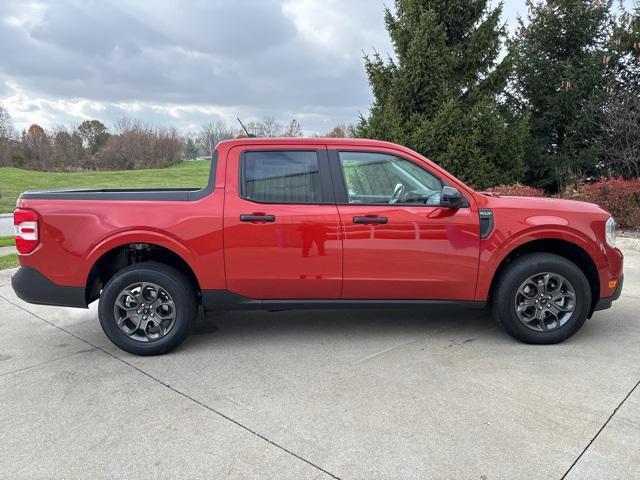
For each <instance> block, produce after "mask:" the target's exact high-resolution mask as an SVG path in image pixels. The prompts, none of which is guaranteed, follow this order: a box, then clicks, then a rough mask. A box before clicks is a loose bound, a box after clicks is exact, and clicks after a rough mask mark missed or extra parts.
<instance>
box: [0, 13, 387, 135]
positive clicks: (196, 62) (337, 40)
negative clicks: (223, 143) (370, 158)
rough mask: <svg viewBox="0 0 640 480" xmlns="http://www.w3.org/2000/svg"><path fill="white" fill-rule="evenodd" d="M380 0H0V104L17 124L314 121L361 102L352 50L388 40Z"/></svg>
mask: <svg viewBox="0 0 640 480" xmlns="http://www.w3.org/2000/svg"><path fill="white" fill-rule="evenodd" d="M382 1H383V0H352V1H349V2H344V1H339V0H295V1H294V0H236V1H222V0H214V1H209V2H207V1H192V2H184V1H179V0H162V1H146V2H124V1H116V0H112V1H79V0H63V1H56V2H53V1H43V2H25V1H23V0H5V1H3V2H2V4H1V5H0V45H5V46H6V47H5V48H4V49H3V54H2V57H3V58H2V61H1V62H0V79H2V85H1V86H0V102H3V103H4V104H5V106H7V107H8V108H9V109H10V111H11V113H12V115H13V116H14V119H15V121H16V124H18V125H20V124H22V125H20V126H24V125H27V124H29V123H31V122H32V121H40V122H42V123H45V124H46V125H52V124H58V123H61V122H79V121H82V120H83V119H84V118H87V117H96V118H100V119H103V120H105V121H107V122H108V121H112V120H114V119H116V118H119V117H122V116H123V115H125V114H127V115H131V116H137V117H140V118H142V119H143V120H146V121H150V122H154V123H160V124H167V125H169V124H171V125H178V126H180V127H181V128H189V127H190V126H193V125H197V124H198V123H201V122H204V121H209V120H211V119H213V120H215V119H217V118H225V119H227V120H228V121H230V120H231V118H232V117H233V115H234V114H236V113H237V114H241V115H243V116H245V117H247V118H257V117H260V116H264V115H275V116H276V117H277V118H279V119H281V120H286V119H287V118H290V117H291V116H294V115H295V116H297V117H298V118H300V120H301V121H302V122H303V124H304V125H305V127H306V130H308V131H323V130H325V129H329V128H331V127H332V126H333V125H334V124H336V123H338V122H351V121H354V120H356V118H357V115H358V113H359V111H362V110H366V108H367V106H368V104H369V102H370V93H369V88H368V86H367V83H366V77H365V74H364V70H363V67H362V52H363V51H369V50H370V49H371V48H372V47H374V46H376V47H377V48H382V49H383V51H384V49H385V48H387V49H390V48H389V47H388V40H387V38H386V32H385V30H384V26H383V21H382V12H383V3H382ZM5 82H6V83H5ZM34 112H36V113H37V115H34Z"/></svg>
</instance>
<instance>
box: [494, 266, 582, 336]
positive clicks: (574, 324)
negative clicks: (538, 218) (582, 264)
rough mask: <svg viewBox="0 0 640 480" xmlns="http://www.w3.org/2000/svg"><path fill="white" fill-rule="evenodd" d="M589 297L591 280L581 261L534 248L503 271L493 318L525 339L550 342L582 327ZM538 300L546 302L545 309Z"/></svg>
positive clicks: (508, 330) (496, 288) (496, 289)
mask: <svg viewBox="0 0 640 480" xmlns="http://www.w3.org/2000/svg"><path fill="white" fill-rule="evenodd" d="M545 283H546V284H545ZM558 284H560V287H558ZM547 286H549V287H550V288H547ZM556 288H558V290H555V289H556ZM572 293H573V297H572V295H571V294H572ZM532 294H533V295H534V296H530V295H532ZM541 295H542V296H543V297H542V298H540V296H541ZM545 295H547V296H546V297H545ZM552 297H553V298H552ZM572 298H573V303H572ZM591 300H592V299H591V287H590V285H589V281H588V280H587V278H586V276H585V275H584V273H583V272H582V270H580V268H578V266H577V265H575V264H574V263H572V262H570V261H569V260H567V259H566V258H564V257H560V256H558V255H554V254H550V253H531V254H528V255H524V256H522V257H519V258H517V259H515V260H513V261H512V262H511V263H509V264H508V265H507V266H506V268H505V269H504V270H503V271H502V272H501V274H500V277H499V278H498V279H497V281H496V285H495V288H494V290H493V294H492V302H491V303H492V305H491V307H492V313H493V317H494V318H495V319H496V321H497V322H498V323H500V324H501V325H502V326H503V327H504V329H505V330H506V331H507V333H509V335H511V336H512V337H514V338H516V339H518V340H520V341H522V342H525V343H531V344H539V345H548V344H553V343H559V342H562V341H564V340H566V339H567V338H569V337H571V336H572V335H573V334H574V333H576V332H577V331H578V330H579V329H580V327H582V325H583V324H584V322H585V321H586V319H587V315H588V314H589V310H590V308H591ZM554 302H557V303H554ZM540 303H544V306H543V307H542V308H541V305H540ZM558 306H560V307H561V308H562V310H560V308H559V307H558ZM517 307H519V309H521V310H522V311H520V312H519V311H517ZM571 307H573V310H572V312H571V313H570V315H568V312H567V311H568V310H569V309H570V308H571ZM537 315H540V317H542V319H538V317H537ZM563 322H564V323H563Z"/></svg>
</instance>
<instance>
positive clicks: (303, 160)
mask: <svg viewBox="0 0 640 480" xmlns="http://www.w3.org/2000/svg"><path fill="white" fill-rule="evenodd" d="M320 185H321V184H320V165H319V161H318V155H317V153H316V152H311V151H306V152H305V151H290V150H289V151H268V152H246V153H245V154H244V156H243V159H242V176H241V194H242V197H244V198H246V199H247V200H253V201H256V202H269V203H320V201H321V197H322V195H321V186H320Z"/></svg>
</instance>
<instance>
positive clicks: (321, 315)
mask: <svg viewBox="0 0 640 480" xmlns="http://www.w3.org/2000/svg"><path fill="white" fill-rule="evenodd" d="M439 334H445V335H447V337H449V336H452V338H461V339H462V340H461V342H464V341H466V340H468V339H470V338H473V339H475V338H476V337H477V336H478V335H490V336H491V337H495V338H496V339H503V340H505V341H509V339H508V337H507V336H506V334H505V333H504V332H502V330H501V329H500V328H499V326H498V325H496V323H495V322H494V321H493V319H492V318H491V315H490V312H489V311H488V310H484V309H478V308H475V309H474V308H464V307H457V306H452V307H442V306H438V307H430V308H425V309H422V310H391V309H384V310H291V311H282V312H215V313H207V314H206V316H200V318H199V319H198V321H197V322H196V325H195V326H194V330H193V335H192V337H191V341H188V344H193V343H199V342H203V343H204V342H212V341H216V342H218V341H219V342H228V341H232V340H233V339H242V341H256V342H258V341H261V340H273V339H274V338H281V339H283V338H287V339H289V340H290V339H297V338H300V339H302V338H304V339H305V341H309V340H310V339H313V338H314V337H316V338H317V339H318V340H320V341H326V340H329V339H332V338H339V339H340V340H342V341H344V340H345V339H349V338H350V337H352V338H353V339H354V340H355V339H357V338H363V337H367V338H371V337H389V338H390V339H393V338H395V337H407V336H420V335H439ZM209 337H211V338H209ZM462 337H464V338H462ZM214 338H215V340H214Z"/></svg>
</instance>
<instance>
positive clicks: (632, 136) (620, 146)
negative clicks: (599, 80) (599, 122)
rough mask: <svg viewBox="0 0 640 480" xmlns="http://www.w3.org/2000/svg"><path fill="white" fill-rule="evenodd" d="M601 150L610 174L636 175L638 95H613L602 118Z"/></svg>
mask: <svg viewBox="0 0 640 480" xmlns="http://www.w3.org/2000/svg"><path fill="white" fill-rule="evenodd" d="M603 130H604V151H605V155H606V158H607V160H608V162H609V166H610V169H611V170H612V173H614V174H616V175H622V176H624V177H626V178H632V177H639V176H640V93H639V92H638V91H634V90H625V91H619V92H617V93H616V94H614V95H613V96H612V97H611V99H610V102H609V104H608V106H607V110H606V112H605V116H604V126H603Z"/></svg>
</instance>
